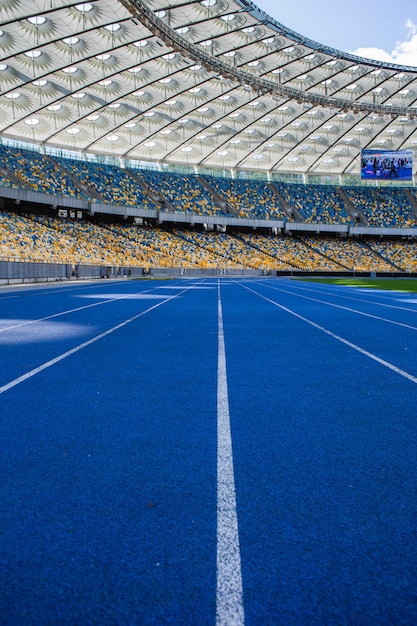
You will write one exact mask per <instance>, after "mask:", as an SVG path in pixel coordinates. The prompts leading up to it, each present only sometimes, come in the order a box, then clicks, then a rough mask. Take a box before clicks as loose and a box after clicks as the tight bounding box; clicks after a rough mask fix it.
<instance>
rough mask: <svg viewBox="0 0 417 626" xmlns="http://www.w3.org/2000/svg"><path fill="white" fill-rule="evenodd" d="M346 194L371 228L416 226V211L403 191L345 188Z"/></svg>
mask: <svg viewBox="0 0 417 626" xmlns="http://www.w3.org/2000/svg"><path fill="white" fill-rule="evenodd" d="M345 192H346V194H347V196H348V197H349V200H350V201H351V202H352V204H353V206H354V207H356V208H357V209H358V210H360V211H362V213H363V214H364V216H365V218H366V220H367V223H368V224H369V225H370V226H383V227H399V226H403V227H406V228H407V227H410V226H415V225H416V217H415V215H414V209H413V207H412V205H411V203H410V201H409V198H408V197H407V195H406V193H405V191H403V190H402V189H393V188H389V187H383V188H380V189H374V188H368V187H345Z"/></svg>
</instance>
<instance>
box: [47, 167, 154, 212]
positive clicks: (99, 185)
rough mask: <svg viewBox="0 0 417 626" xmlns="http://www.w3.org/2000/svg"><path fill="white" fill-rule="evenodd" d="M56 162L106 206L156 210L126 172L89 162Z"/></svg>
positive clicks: (135, 181) (137, 183)
mask: <svg viewBox="0 0 417 626" xmlns="http://www.w3.org/2000/svg"><path fill="white" fill-rule="evenodd" d="M58 160H59V162H60V163H61V165H62V166H63V167H65V168H66V169H67V170H68V171H70V172H71V173H72V174H73V175H74V177H75V178H77V179H78V180H79V181H80V183H85V184H87V185H88V186H89V187H91V188H92V189H94V190H95V191H96V193H97V194H98V195H99V196H100V199H102V201H103V202H106V203H107V204H114V205H116V206H139V207H141V208H143V209H156V208H157V207H156V205H155V203H154V202H153V201H152V200H151V199H150V198H149V197H148V196H147V195H146V193H145V192H144V190H143V188H142V187H141V185H140V183H139V182H138V181H137V180H135V179H134V178H133V177H132V176H131V175H130V173H129V171H128V170H125V169H122V168H120V167H116V166H114V165H107V164H100V163H91V162H89V161H73V160H72V159H58Z"/></svg>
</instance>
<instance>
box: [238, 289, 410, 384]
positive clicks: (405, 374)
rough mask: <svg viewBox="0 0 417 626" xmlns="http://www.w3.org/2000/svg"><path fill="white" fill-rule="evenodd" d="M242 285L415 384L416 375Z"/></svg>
mask: <svg viewBox="0 0 417 626" xmlns="http://www.w3.org/2000/svg"><path fill="white" fill-rule="evenodd" d="M242 287H243V288H244V289H247V290H248V291H251V292H252V293H254V294H255V295H257V296H259V298H262V299H263V300H266V301H267V302H270V303H271V304H273V305H274V306H276V307H278V308H279V309H282V310H283V311H286V312H287V313H290V315H294V317H297V318H298V319H300V320H302V321H303V322H306V323H307V324H310V326H313V327H314V328H317V329H318V330H321V331H322V332H323V333H326V335H329V337H333V339H336V340H337V341H340V342H341V343H343V344H345V345H346V346H349V348H352V349H353V350H356V351H357V352H360V354H363V355H364V356H367V357H369V358H370V359H372V360H373V361H376V362H377V363H380V365H383V366H384V367H387V368H388V369H390V370H392V371H393V372H395V373H396V374H399V375H400V376H403V378H407V379H408V380H410V381H411V382H412V383H416V384H417V377H416V376H413V375H412V374H409V373H408V372H406V371H405V370H402V369H400V368H399V367H397V366H396V365H393V364H392V363H389V362H388V361H385V360H384V359H381V358H379V356H376V354H372V352H368V350H364V349H363V348H361V347H360V346H357V345H356V344H354V343H352V342H351V341H348V340H347V339H344V338H343V337H340V335H336V334H335V333H332V331H331V330H328V329H327V328H324V326H320V324H316V322H313V321H312V320H309V319H308V318H307V317H304V316H303V315H300V314H299V313H296V312H295V311H292V310H291V309H288V308H287V307H286V306H284V305H282V304H278V302H275V301H274V300H271V299H270V298H267V297H266V296H263V295H262V294H260V293H258V292H257V291H255V290H254V289H250V288H249V287H246V285H243V284H242Z"/></svg>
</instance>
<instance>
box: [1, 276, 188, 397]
mask: <svg viewBox="0 0 417 626" xmlns="http://www.w3.org/2000/svg"><path fill="white" fill-rule="evenodd" d="M185 291H188V288H187V289H184V291H183V292H181V293H184V292H185ZM179 295H180V294H179V293H177V294H175V295H173V296H170V297H169V298H167V299H166V300H162V301H161V302H158V303H157V304H154V305H153V306H151V307H149V309H146V310H145V311H141V312H140V313H138V314H137V315H134V316H133V317H130V318H129V319H127V320H125V321H124V322H121V323H120V324H117V325H116V326H113V327H112V328H109V329H108V330H106V331H105V332H104V333H100V334H99V335H96V336H95V337H92V338H91V339H88V341H84V342H83V343H80V344H79V345H78V346H75V348H72V349H71V350H67V352H63V353H62V354H60V355H59V356H57V357H55V358H54V359H51V360H50V361H46V363H43V364H42V365H39V367H35V368H34V369H33V370H30V371H29V372H26V374H23V375H22V376H19V377H18V378H15V379H14V380H11V381H10V382H9V383H6V384H5V385H3V386H2V387H0V394H1V393H4V392H5V391H9V389H12V388H13V387H16V385H20V383H23V382H24V381H25V380H28V379H29V378H32V377H33V376H36V374H39V373H40V372H43V370H46V369H48V367H52V365H55V364H56V363H59V362H60V361H63V360H64V359H66V358H67V357H69V356H71V355H72V354H75V353H76V352H79V351H80V350H82V349H83V348H86V347H87V346H90V345H91V344H93V343H95V342H96V341H99V340H100V339H103V337H107V335H111V334H112V333H113V332H114V331H116V330H119V329H120V328H123V326H127V324H130V323H131V322H134V321H135V320H137V319H139V317H142V316H143V315H146V313H150V312H151V311H154V310H155V309H157V308H158V307H160V306H162V305H163V304H166V303H167V302H169V301H170V300H173V299H174V298H177V297H178V296H179Z"/></svg>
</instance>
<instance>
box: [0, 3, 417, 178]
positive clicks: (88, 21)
mask: <svg viewBox="0 0 417 626" xmlns="http://www.w3.org/2000/svg"><path fill="white" fill-rule="evenodd" d="M294 6H295V9H294V10H296V4H295V5H294ZM0 20H1V25H0V50H1V60H0V88H1V96H0V133H1V136H2V137H4V138H7V139H9V140H18V141H24V142H30V143H39V144H46V145H48V146H50V147H58V148H63V149H66V150H73V151H77V152H83V151H86V152H88V153H96V154H101V155H108V156H112V157H121V158H124V159H135V160H139V161H156V162H164V163H172V164H177V165H188V166H193V165H195V166H201V167H207V168H217V167H220V168H243V169H254V170H265V171H270V172H280V173H281V172H282V173H284V172H288V173H318V174H319V173H320V174H329V173H332V174H349V173H358V171H359V165H358V159H359V154H360V149H361V148H374V149H389V150H397V149H414V147H415V146H416V145H417V132H416V128H417V68H411V67H406V66H399V65H393V64H386V63H381V62H378V61H371V60H369V59H363V58H359V57H355V56H353V55H349V54H347V53H343V52H340V51H338V50H335V49H332V48H329V47H327V46H324V45H321V44H319V43H317V42H314V41H311V40H309V39H307V38H305V37H303V36H302V35H300V34H298V33H295V32H293V31H291V30H289V29H288V28H286V27H285V26H283V25H282V24H280V23H278V22H277V21H275V20H274V19H272V18H271V17H269V16H268V15H267V14H265V13H264V12H263V11H261V10H260V9H259V8H257V7H256V5H254V4H252V3H251V2H250V1H249V0H198V1H193V0H170V1H169V2H168V0H146V1H142V0H90V1H88V2H81V3H80V2H76V3H74V2H70V1H69V0H2V1H1V4H0Z"/></svg>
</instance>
